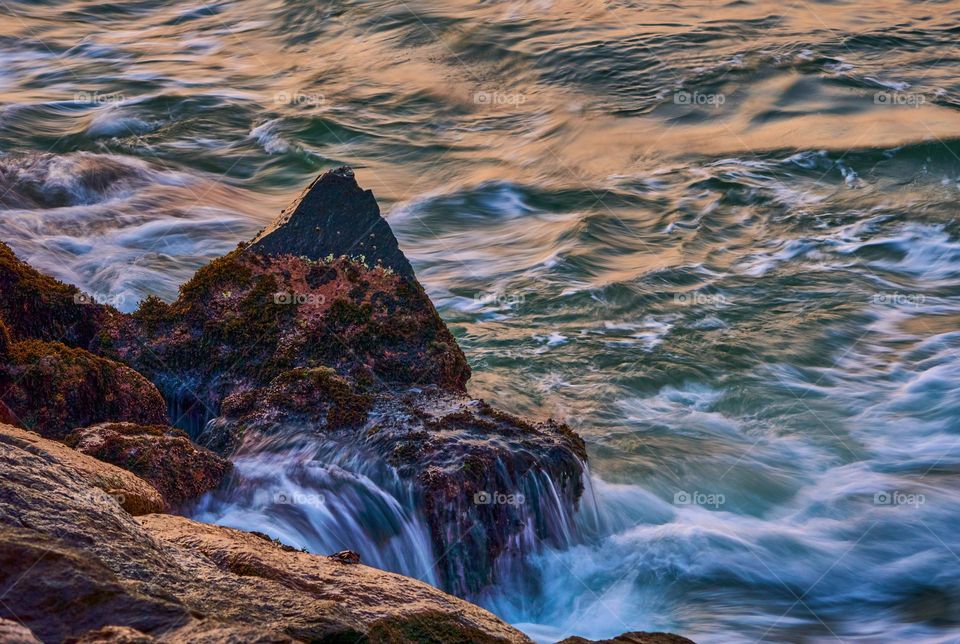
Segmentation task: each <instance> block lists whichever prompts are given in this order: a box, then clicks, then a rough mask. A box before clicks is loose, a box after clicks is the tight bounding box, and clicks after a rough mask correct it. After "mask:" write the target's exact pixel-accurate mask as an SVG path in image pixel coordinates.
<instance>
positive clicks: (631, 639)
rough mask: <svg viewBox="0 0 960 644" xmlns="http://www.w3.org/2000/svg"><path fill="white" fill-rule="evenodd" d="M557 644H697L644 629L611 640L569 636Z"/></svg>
mask: <svg viewBox="0 0 960 644" xmlns="http://www.w3.org/2000/svg"><path fill="white" fill-rule="evenodd" d="M557 644H696V643H695V642H694V641H693V640H688V639H687V638H686V637H680V636H679V635H673V634H671V633H647V632H644V631H634V632H632V633H624V634H623V635H618V636H617V637H614V638H613V639H609V640H585V639H583V638H582V637H568V638H567V639H565V640H563V641H560V642H557Z"/></svg>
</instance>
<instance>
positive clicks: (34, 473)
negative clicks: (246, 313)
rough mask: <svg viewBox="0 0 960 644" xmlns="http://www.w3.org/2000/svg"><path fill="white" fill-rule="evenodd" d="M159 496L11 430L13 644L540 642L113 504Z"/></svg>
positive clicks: (279, 552) (439, 600)
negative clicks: (36, 641)
mask: <svg viewBox="0 0 960 644" xmlns="http://www.w3.org/2000/svg"><path fill="white" fill-rule="evenodd" d="M91 482H93V483H95V484H91ZM96 483H100V484H106V488H107V489H109V490H110V491H111V493H110V494H106V493H105V492H104V487H103V486H97V485H96ZM148 488H149V485H148V484H146V483H144V482H142V481H139V482H137V481H136V479H135V477H133V476H132V475H131V474H129V473H127V472H125V471H123V470H120V469H118V468H116V467H114V466H111V465H108V464H105V463H101V462H99V461H96V460H95V459H93V458H90V457H88V456H85V455H83V454H80V453H79V452H75V451H73V450H70V449H69V448H66V447H64V446H63V445H60V444H58V443H55V442H52V441H49V440H46V439H43V438H41V437H40V436H38V435H36V434H31V433H30V432H26V431H23V430H19V429H15V428H13V427H9V426H4V425H0V598H2V601H0V633H2V634H3V635H2V637H3V638H4V641H22V642H32V641H34V640H33V639H32V638H33V637H34V636H35V637H36V638H38V639H40V640H42V641H44V642H61V641H64V640H72V641H81V642H106V641H110V642H154V641H158V642H223V643H226V642H296V641H303V642H348V641H349V642H384V643H386V642H435V643H437V644H441V643H446V642H462V643H467V642H481V643H490V644H493V643H500V642H503V643H506V642H529V640H528V639H527V638H526V637H525V636H523V635H522V634H521V633H519V632H518V631H516V630H514V629H513V628H511V627H510V626H508V625H506V624H504V623H503V622H501V621H500V620H499V619H497V618H496V617H494V616H493V615H491V614H490V613H488V612H486V611H485V610H483V609H481V608H478V607H476V606H473V605H471V604H468V603H467V602H464V601H462V600H459V599H456V598H455V597H452V596H450V595H447V594H445V593H443V592H441V591H439V590H437V589H435V588H433V587H431V586H429V585H427V584H424V583H421V582H418V581H414V580H412V579H408V578H405V577H401V576H399V575H394V574H390V573H386V572H383V571H380V570H376V569H373V568H368V567H366V566H363V565H360V564H345V563H340V562H338V561H335V560H332V559H329V558H327V557H322V556H316V555H310V554H306V553H302V552H298V551H294V550H293V549H291V548H287V547H284V546H282V545H280V544H277V543H274V542H272V541H270V540H268V539H266V538H265V537H262V536H257V535H255V534H251V533H245V532H240V531H237V530H231V529H227V528H221V527H216V526H210V525H204V524H200V523H196V522H193V521H190V520H188V519H185V518H182V517H175V516H169V515H157V514H151V515H147V516H142V517H139V520H138V519H137V518H134V517H133V516H131V515H130V514H129V513H128V512H126V511H125V510H124V509H123V508H122V507H121V505H120V504H119V503H118V501H117V496H115V495H114V494H115V493H116V492H117V491H119V492H120V493H122V494H124V495H133V494H140V493H142V490H143V489H148ZM26 629H29V632H28V631H27V630H26ZM8 637H9V639H7V638H8Z"/></svg>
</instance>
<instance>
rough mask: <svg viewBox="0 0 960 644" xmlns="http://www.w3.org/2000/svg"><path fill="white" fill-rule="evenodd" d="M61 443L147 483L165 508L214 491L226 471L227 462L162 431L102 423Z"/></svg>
mask: <svg viewBox="0 0 960 644" xmlns="http://www.w3.org/2000/svg"><path fill="white" fill-rule="evenodd" d="M65 442H66V444H67V445H69V446H71V447H73V448H74V449H76V450H77V451H78V452H81V453H83V454H87V455H88V456H93V457H94V458H96V459H98V460H100V461H104V462H106V463H112V464H113V465H116V466H118V467H121V468H123V469H125V470H127V471H129V472H132V473H134V474H136V475H137V476H138V477H140V478H141V479H143V480H145V481H147V482H148V483H150V484H151V485H153V486H154V487H155V488H157V490H158V491H159V492H160V494H162V495H163V498H164V500H165V501H166V504H167V507H168V508H169V507H178V506H182V505H183V504H184V503H186V502H187V501H190V500H192V499H195V498H197V497H198V496H200V495H201V494H203V493H204V492H208V491H210V490H212V489H214V488H215V487H217V486H218V485H219V484H220V482H221V481H222V480H223V477H224V476H226V474H227V473H228V472H229V471H230V462H229V461H227V460H226V459H224V458H221V457H219V456H217V455H216V454H214V453H213V452H210V451H209V450H206V449H204V448H202V447H199V446H197V445H194V444H193V443H192V442H191V441H190V439H189V438H188V437H187V435H186V433H185V432H184V431H183V430H180V429H176V428H174V427H168V426H163V425H136V424H134V423H102V424H100V425H94V426H91V427H84V428H82V429H77V430H75V431H74V432H73V433H71V434H70V435H69V436H68V437H67V439H66V441H65Z"/></svg>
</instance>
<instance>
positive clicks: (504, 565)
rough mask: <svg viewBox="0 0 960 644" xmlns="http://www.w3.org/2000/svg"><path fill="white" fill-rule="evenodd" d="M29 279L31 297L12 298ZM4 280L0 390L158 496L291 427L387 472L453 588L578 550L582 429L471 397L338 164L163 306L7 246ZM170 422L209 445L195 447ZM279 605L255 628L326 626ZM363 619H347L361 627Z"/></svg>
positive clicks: (44, 426) (185, 542)
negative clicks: (403, 489) (549, 549)
mask: <svg viewBox="0 0 960 644" xmlns="http://www.w3.org/2000/svg"><path fill="white" fill-rule="evenodd" d="M357 243H359V244H360V246H357V245H356V244H357ZM401 260H402V261H401ZM28 287H29V288H34V289H39V290H40V292H41V293H42V294H43V297H40V298H33V299H31V298H30V297H26V296H24V295H23V293H22V289H23V288H28ZM0 288H2V289H4V293H12V294H13V295H14V296H13V297H11V298H9V299H5V300H4V304H3V306H0V320H2V321H5V322H6V323H7V328H8V332H7V334H0V362H2V365H0V374H2V376H0V377H3V378H4V380H2V381H0V384H2V385H3V386H4V389H2V390H0V393H2V394H3V395H2V396H0V399H2V400H3V401H4V402H5V403H7V404H8V405H9V406H10V410H11V412H12V415H13V416H15V417H17V418H20V419H21V420H22V421H23V422H21V423H20V424H22V425H24V426H25V427H27V428H36V429H37V430H38V431H42V432H43V433H45V435H48V436H51V437H54V438H57V439H60V440H64V439H67V437H68V436H70V434H71V432H73V431H74V430H76V429H77V428H86V429H80V430H78V431H76V433H73V435H72V436H70V438H69V441H70V443H71V444H72V445H76V446H77V448H78V449H79V450H80V451H83V452H86V453H89V454H92V455H95V456H97V457H99V458H102V459H104V460H106V461H109V462H111V463H116V464H119V465H122V466H123V467H125V468H127V469H129V470H131V471H133V472H136V473H138V474H140V475H142V476H143V477H144V478H146V479H148V480H150V481H152V482H153V483H154V484H155V485H156V486H157V488H159V489H160V492H162V493H163V497H165V499H166V503H165V505H164V507H170V506H173V505H176V504H178V503H180V502H182V501H184V500H186V499H188V498H192V497H193V496H195V495H196V494H197V493H200V492H202V491H203V490H205V489H210V488H211V487H213V486H215V485H216V482H217V481H219V480H220V478H222V477H223V474H224V467H223V464H224V461H223V460H222V458H231V457H233V456H235V455H237V454H238V453H242V452H243V450H244V446H245V445H249V444H251V443H252V444H256V443H257V439H258V437H263V436H271V435H276V434H285V433H287V434H290V433H292V432H294V431H296V432H307V433H309V435H310V436H311V437H313V439H315V440H316V441H317V442H318V443H325V444H327V445H332V446H334V447H336V448H338V449H341V450H344V451H347V452H348V453H354V454H357V455H362V456H363V458H369V459H374V460H377V461H382V462H383V463H386V464H388V465H389V466H390V467H392V468H394V470H395V471H396V473H397V475H399V477H400V478H401V479H402V480H403V481H404V482H405V483H406V484H409V485H410V486H411V489H412V490H413V493H414V494H415V496H416V499H417V508H418V511H422V513H423V515H424V517H425V520H426V522H427V524H428V527H429V533H430V540H431V542H432V547H433V550H434V552H435V553H436V555H437V556H438V560H437V564H436V566H437V572H438V577H439V579H440V582H441V584H442V586H443V587H444V588H446V589H448V590H450V591H451V592H455V593H457V594H460V595H464V596H467V595H472V594H474V593H479V592H481V591H483V589H485V588H487V587H488V586H489V585H490V584H492V583H495V582H496V581H497V574H498V573H497V572H496V571H500V572H501V573H502V572H503V571H504V570H513V573H512V574H522V572H521V569H520V568H517V566H519V565H521V564H522V561H523V559H524V558H525V557H527V556H528V555H530V554H531V553H533V552H536V551H537V550H538V549H539V548H541V547H542V546H543V545H554V546H561V547H562V546H567V545H571V544H572V542H571V541H570V539H571V525H572V523H571V522H572V517H573V515H574V513H575V512H576V511H577V507H578V503H579V500H580V497H581V495H582V493H583V489H584V488H583V477H584V472H585V461H586V451H585V449H584V444H583V441H582V440H581V439H580V437H579V436H577V435H576V434H575V433H574V432H572V431H571V430H570V429H569V428H568V427H566V426H565V425H563V424H562V423H558V422H555V421H552V420H550V421H546V422H530V421H527V420H524V419H521V418H519V417H516V416H512V415H509V414H506V413H503V412H501V411H498V410H497V409H495V408H494V407H492V406H490V405H488V404H487V403H485V402H483V401H477V400H471V399H470V398H469V396H467V394H466V383H467V380H468V379H469V377H470V368H469V366H468V364H467V361H466V358H465V356H464V354H463V352H462V351H461V350H460V348H459V347H458V346H457V343H456V341H455V339H454V337H453V335H452V334H451V332H450V331H449V329H448V328H447V327H446V325H445V324H444V322H443V321H442V319H441V318H440V316H439V315H438V314H437V311H436V309H435V308H434V306H433V304H432V303H431V302H430V299H429V298H428V297H427V295H426V293H425V292H424V290H423V288H422V287H421V285H420V284H419V283H418V282H417V281H416V279H415V277H414V275H413V271H412V269H411V268H410V267H409V264H408V263H407V261H406V259H405V258H403V256H402V253H400V251H399V248H398V246H397V244H396V239H395V238H394V237H393V234H392V233H391V232H390V229H389V226H388V225H387V223H386V221H385V220H383V219H382V218H381V217H380V215H379V210H378V208H377V207H376V202H375V201H374V199H373V196H372V194H370V193H369V191H363V190H362V189H360V188H359V186H357V184H356V181H355V179H354V177H353V175H352V172H348V171H347V170H344V169H340V170H336V171H332V172H330V173H327V174H325V175H323V176H321V177H320V178H318V179H317V180H316V181H315V182H314V183H313V184H311V186H310V187H309V188H308V189H307V190H306V191H305V192H304V194H303V195H301V197H300V198H299V199H298V200H297V201H296V202H295V203H294V204H293V205H292V206H291V207H290V208H288V209H287V210H286V211H285V212H284V213H283V214H282V216H281V217H280V218H279V219H278V220H277V222H276V223H275V224H274V225H273V226H271V227H269V228H268V229H267V230H266V231H264V232H263V233H262V234H261V235H260V236H259V237H258V238H257V239H256V240H254V242H252V243H251V244H241V245H240V246H239V247H238V248H237V250H235V251H233V252H232V253H229V254H228V255H226V256H224V257H222V258H220V259H218V260H215V261H214V262H212V263H210V264H208V265H207V266H204V267H203V268H201V269H200V270H199V271H198V272H197V273H196V275H195V276H194V277H193V278H192V279H191V280H190V281H189V282H187V283H186V284H184V285H183V286H182V287H181V291H180V295H179V297H178V299H177V300H176V301H174V302H172V303H169V304H168V303H165V302H162V301H160V300H159V299H157V298H153V297H151V298H148V299H147V300H145V301H144V302H143V303H142V305H141V306H140V308H139V310H138V311H136V312H135V313H133V314H129V315H128V314H121V313H119V312H118V311H116V310H114V309H112V308H111V307H109V306H104V305H101V304H98V303H96V302H93V301H90V300H89V299H88V298H85V297H84V296H82V294H79V291H77V290H76V289H74V288H73V287H68V286H66V285H63V284H60V283H59V282H56V281H55V280H51V279H50V278H47V277H45V276H42V275H40V274H39V273H37V272H36V271H33V269H31V268H30V267H28V266H26V265H25V264H24V263H23V262H20V261H19V260H18V259H17V258H16V257H15V256H14V255H13V254H12V252H10V251H9V249H8V248H6V246H3V247H2V248H0ZM34 300H36V301H34ZM11 320H16V323H13V322H11ZM61 342H62V343H63V344H60V343H61ZM18 370H19V371H18ZM41 376H42V377H41ZM31 378H32V380H31ZM24 383H32V384H30V385H29V388H28V387H27V386H25V385H24ZM51 383H52V385H51ZM154 385H155V386H154ZM44 387H46V389H44ZM37 392H40V394H41V395H37ZM44 392H46V393H44ZM78 394H82V396H80V398H75V399H69V396H71V395H72V396H75V397H76V396H77V395H78ZM65 400H74V402H73V403H71V404H65V403H64V401H65ZM80 411H82V412H83V413H79V412H80ZM88 412H89V413H88ZM93 412H96V413H93ZM165 416H166V417H169V420H167V419H166V418H164V417H165ZM120 421H124V422H129V423H133V425H126V424H118V423H119V422H120ZM104 423H106V424H104ZM167 423H172V424H174V425H176V426H177V427H179V428H181V429H184V430H186V431H187V433H188V435H189V436H190V438H192V439H193V440H194V441H196V442H198V443H200V444H201V445H204V446H206V447H208V448H210V449H211V450H213V451H214V452H216V453H217V454H218V455H219V457H222V458H219V457H214V456H213V455H212V454H209V453H208V452H204V451H200V450H192V449H191V448H190V447H189V446H188V444H187V443H186V442H185V441H186V438H185V437H184V436H181V435H178V434H176V433H174V432H171V431H169V430H168V429H166V428H164V427H163V426H165V425H167ZM92 425H97V427H91V426H92ZM137 426H156V427H153V428H147V429H143V428H138V427H137ZM151 489H152V488H151ZM161 503H162V501H161ZM161 524H162V525H161ZM177 525H178V526H180V527H181V528H182V525H181V524H177ZM183 525H186V524H183ZM163 526H166V527H171V526H173V524H171V523H163V522H162V521H160V520H157V521H154V522H153V523H151V527H152V529H153V530H154V531H155V532H156V531H157V530H160V529H161V527H163ZM171 529H172V528H171ZM179 529H180V528H178V530H179ZM183 530H184V535H186V534H187V533H189V534H191V535H193V536H190V537H189V538H188V537H187V536H182V538H181V537H178V538H177V539H176V541H177V545H178V547H185V548H192V549H196V548H199V547H200V544H201V543H202V542H203V540H202V539H199V537H197V536H196V535H197V532H196V530H195V529H193V528H191V529H190V530H187V529H186V528H183ZM211 530H214V531H215V530H219V528H211ZM178 534H179V533H178ZM204 534H206V535H208V536H210V538H213V537H212V536H211V535H214V534H219V533H215V532H204ZM15 536H16V535H11V537H10V538H11V539H13V538H14V537H15ZM252 538H256V537H252ZM218 539H219V537H218ZM24 543H26V542H24ZM218 543H221V541H218ZM223 543H225V542H223ZM250 543H253V542H250ZM73 545H74V544H72V543H71V547H73ZM347 545H349V544H347ZM224 547H226V546H224ZM71 552H72V551H71ZM74 555H76V553H73V554H71V555H70V556H74ZM65 556H66V555H65ZM76 556H77V557H79V555H76ZM135 556H138V557H139V556H154V555H151V554H149V553H144V552H138V553H136V555H135ZM225 560H226V559H225ZM298 561H299V560H298ZM304 561H305V560H304ZM325 561H328V563H330V564H334V563H335V562H332V561H329V560H325ZM190 565H191V566H193V565H196V564H195V563H191V564H190ZM336 565H338V566H341V567H344V566H343V565H342V564H339V563H337V564H336ZM108 567H109V566H108ZM349 568H360V567H359V566H349ZM364 569H366V568H364ZM231 572H233V573H235V572H236V570H231ZM383 574H385V573H383ZM89 575H91V576H92V577H91V578H96V579H99V577H98V576H97V575H99V573H97V572H95V571H91V572H89ZM90 583H93V581H91V582H90ZM97 583H100V582H99V581H98V582H97ZM103 583H106V582H105V581H104V582H103ZM110 583H114V582H113V581H111V582H110ZM121 586H122V584H121ZM111 588H113V590H111V591H110V592H111V593H114V594H116V595H117V596H121V595H122V596H123V597H127V596H128V595H129V593H128V589H124V588H121V589H116V588H114V587H113V586H111ZM178 592H179V591H178ZM190 592H194V591H193V590H192V587H191V590H190ZM197 592H200V591H197ZM124 593H127V594H126V595H125V594H124ZM131 597H132V598H131ZM150 597H151V599H150V600H149V601H154V600H155V599H156V597H154V596H153V595H151V596H150ZM177 597H178V598H179V597H180V596H179V594H177ZM141 600H143V598H142V597H141V596H140V595H137V594H136V593H134V594H133V595H130V597H128V598H127V599H124V600H123V601H130V602H139V601H141ZM118 601H119V600H118ZM143 601H147V600H143ZM211 601H213V600H212V599H210V598H207V599H204V600H203V601H202V602H200V604H203V605H204V606H207V604H208V603H209V602H211ZM297 601H301V600H299V599H298V600H297ZM311 601H313V600H311ZM132 605H133V604H131V606H132ZM311 606H312V605H311ZM151 610H154V609H151ZM159 610H160V609H159V608H157V609H156V610H154V612H157V611H159ZM164 610H166V608H165V609H164ZM171 610H172V609H171ZM311 610H314V609H313V608H311ZM161 612H162V611H161ZM285 617H286V618H287V619H288V620H293V621H292V622H289V621H283V620H274V621H270V620H267V622H265V623H271V624H272V623H276V624H277V625H278V626H277V629H278V630H277V632H278V633H279V632H281V631H282V632H283V633H287V634H288V635H290V636H294V637H298V638H299V637H315V636H316V637H319V636H320V635H322V634H323V633H327V631H326V630H324V629H325V628H327V627H328V626H329V624H328V625H327V626H323V627H320V626H316V627H314V626H311V627H310V628H307V627H306V626H304V628H306V630H304V631H296V633H294V631H291V630H290V629H289V628H287V629H286V630H284V628H281V625H283V624H288V625H289V623H294V622H296V619H294V616H293V615H292V614H291V613H290V611H287V612H286V613H285ZM231 619H232V617H231ZM405 619H406V618H405ZM187 621H188V622H189V621H190V620H187ZM297 623H299V622H297ZM370 623H371V622H370V621H369V620H368V621H366V622H362V623H358V624H357V625H354V626H352V628H361V626H362V627H363V628H364V629H367V630H363V632H364V633H368V636H369V637H371V638H373V635H372V633H373V630H370ZM112 625H114V626H129V627H130V628H135V629H138V630H140V631H143V629H142V628H140V627H138V626H137V625H136V624H121V623H113V624H112ZM428 626H429V625H428V624H425V623H423V622H422V620H420V619H419V618H416V619H413V618H411V619H408V620H407V621H404V622H403V623H402V624H401V623H400V622H397V623H390V624H383V625H382V633H383V635H382V637H385V638H388V639H389V637H391V636H392V635H390V634H391V633H393V634H396V633H421V634H422V635H423V637H434V636H435V635H437V633H439V632H440V631H435V629H433V627H432V626H429V627H428ZM147 627H148V628H147V631H150V632H153V631H155V630H156V627H154V626H150V625H149V624H148V625H147ZM180 627H182V626H178V628H180ZM329 627H330V628H333V627H332V626H329ZM448 627H449V628H450V629H453V630H454V631H455V630H456V629H457V628H459V627H457V626H456V625H455V624H450V625H448ZM444 628H447V627H444ZM471 628H472V627H471ZM151 629H153V630H151ZM310 629H314V630H310ZM294 630H296V629H294ZM442 630H443V629H441V631H442ZM147 631H143V632H147ZM271 632H272V631H271ZM450 632H451V633H452V632H453V631H450ZM291 633H293V634H291ZM323 636H324V637H325V636H326V635H323ZM437 636H439V635H437ZM457 637H459V635H457ZM465 637H466V636H465ZM477 637H478V638H479V637H480V636H479V635H477ZM498 637H499V636H498ZM511 637H512V635H511ZM385 641H386V640H385ZM425 641H429V640H425ZM443 641H445V640H443ZM451 641H459V640H451ZM462 641H485V640H482V638H481V639H469V637H467V639H464V640H462Z"/></svg>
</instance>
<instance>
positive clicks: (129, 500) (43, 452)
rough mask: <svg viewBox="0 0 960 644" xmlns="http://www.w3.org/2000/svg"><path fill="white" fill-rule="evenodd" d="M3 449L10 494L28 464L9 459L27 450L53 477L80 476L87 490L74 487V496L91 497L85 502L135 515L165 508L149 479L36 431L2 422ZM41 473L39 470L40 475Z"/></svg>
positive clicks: (44, 490) (52, 487)
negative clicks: (107, 505) (105, 504)
mask: <svg viewBox="0 0 960 644" xmlns="http://www.w3.org/2000/svg"><path fill="white" fill-rule="evenodd" d="M0 451H2V454H4V455H5V457H4V459H3V460H4V461H5V464H4V467H3V472H2V476H3V484H4V485H3V488H2V489H3V491H4V493H6V494H8V495H9V494H12V493H13V490H14V485H19V486H22V485H24V484H25V481H24V480H22V479H20V478H19V474H20V473H21V472H22V471H23V469H24V468H25V467H26V465H25V464H24V463H19V462H17V463H13V462H10V461H8V460H7V459H9V458H12V455H15V454H17V453H26V454H29V455H30V459H29V460H30V461H31V462H33V463H35V464H36V465H37V466H38V467H40V468H41V469H43V470H48V471H49V472H50V473H51V475H52V476H53V475H55V473H56V472H60V471H69V472H71V473H73V474H75V475H77V476H79V477H81V478H82V479H83V482H84V484H83V486H82V488H83V490H86V491H85V492H82V491H81V490H80V489H77V490H72V491H71V495H72V496H77V495H80V496H81V497H83V495H84V494H86V495H87V497H89V498H82V501H84V502H87V501H90V502H93V501H103V502H105V503H108V504H109V503H113V504H115V505H117V506H119V507H121V508H123V509H124V510H126V511H127V512H128V513H129V514H131V515H134V516H138V515H141V514H150V513H151V512H160V511H162V510H163V498H162V497H161V496H160V493H159V492H158V491H157V490H156V488H154V487H153V486H151V485H150V484H149V483H147V482H146V481H143V480H141V479H139V478H137V477H136V476H134V475H133V474H131V473H130V472H127V471H126V470H122V469H120V468H118V467H115V466H113V465H110V464H109V463H104V462H102V461H99V460H97V459H95V458H91V457H89V456H86V455H84V454H81V453H79V452H77V451H75V450H72V449H70V448H69V447H67V446H65V445H62V444H60V443H57V442H55V441H50V440H46V439H44V438H43V437H41V436H40V435H38V434H36V433H34V432H30V431H27V430H24V429H20V428H17V427H12V426H10V425H0ZM39 475H40V473H38V474H37V476H39ZM34 478H36V476H34ZM8 486H9V487H8ZM58 487H60V488H62V487H63V486H59V485H54V484H51V485H49V486H47V487H42V488H41V489H40V490H36V491H33V492H32V493H31V494H42V493H49V494H57V493H60V492H62V491H63V490H62V489H61V490H59V491H58V490H57V488H58ZM28 496H29V494H28Z"/></svg>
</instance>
